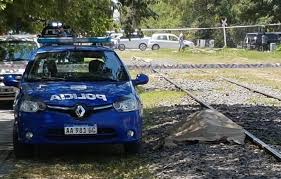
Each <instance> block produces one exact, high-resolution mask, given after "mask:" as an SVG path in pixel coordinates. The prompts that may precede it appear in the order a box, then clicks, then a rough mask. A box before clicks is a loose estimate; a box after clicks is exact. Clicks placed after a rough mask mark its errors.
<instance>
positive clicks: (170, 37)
mask: <svg viewBox="0 0 281 179" xmlns="http://www.w3.org/2000/svg"><path fill="white" fill-rule="evenodd" d="M169 39H170V40H171V41H178V38H177V37H175V36H172V35H169Z"/></svg>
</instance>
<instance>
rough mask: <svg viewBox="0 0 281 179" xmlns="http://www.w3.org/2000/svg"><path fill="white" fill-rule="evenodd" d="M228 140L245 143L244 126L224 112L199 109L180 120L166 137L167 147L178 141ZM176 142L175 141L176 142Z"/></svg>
mask: <svg viewBox="0 0 281 179" xmlns="http://www.w3.org/2000/svg"><path fill="white" fill-rule="evenodd" d="M221 140H226V141H229V142H235V143H237V144H244V140H245V134H244V131H243V128H242V127H241V126H239V125H238V124H236V123H234V122H233V121H232V120H230V119H229V118H227V117H226V116H224V115H223V114H221V113H219V112H216V111H213V110H203V111H198V112H195V113H193V114H191V115H190V116H188V117H187V119H186V120H184V121H182V122H180V123H179V124H177V125H176V127H175V128H174V129H173V130H172V132H171V135H170V136H168V137H167V138H166V139H165V146H166V147H173V146H176V144H175V143H176V142H184V141H203V142H214V141H221ZM174 142H175V143H174Z"/></svg>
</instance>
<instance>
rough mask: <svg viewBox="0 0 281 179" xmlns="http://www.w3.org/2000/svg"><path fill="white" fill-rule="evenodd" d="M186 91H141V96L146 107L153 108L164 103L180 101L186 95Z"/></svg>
mask: <svg viewBox="0 0 281 179" xmlns="http://www.w3.org/2000/svg"><path fill="white" fill-rule="evenodd" d="M185 95H186V94H185V93H184V92H179V91H151V92H146V93H141V94H140V98H141V99H142V102H143V104H144V108H153V107H156V106H158V105H159V104H163V103H169V104H173V103H178V102H179V101H180V99H181V98H182V97H183V96H185Z"/></svg>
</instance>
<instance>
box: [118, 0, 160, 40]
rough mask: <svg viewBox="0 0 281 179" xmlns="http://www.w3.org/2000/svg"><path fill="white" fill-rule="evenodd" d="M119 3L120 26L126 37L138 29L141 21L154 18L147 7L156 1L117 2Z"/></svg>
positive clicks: (120, 0)
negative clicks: (120, 6) (120, 7)
mask: <svg viewBox="0 0 281 179" xmlns="http://www.w3.org/2000/svg"><path fill="white" fill-rule="evenodd" d="M119 2H120V3H121V4H122V9H121V24H122V27H123V29H124V31H125V33H126V34H127V35H128V36H129V34H130V33H132V32H134V30H135V29H136V28H138V27H139V25H140V23H141V21H142V20H143V19H146V18H149V17H155V16H156V14H155V13H154V12H153V10H151V8H150V6H149V5H152V4H154V3H155V2H156V0H141V1H139V0H119Z"/></svg>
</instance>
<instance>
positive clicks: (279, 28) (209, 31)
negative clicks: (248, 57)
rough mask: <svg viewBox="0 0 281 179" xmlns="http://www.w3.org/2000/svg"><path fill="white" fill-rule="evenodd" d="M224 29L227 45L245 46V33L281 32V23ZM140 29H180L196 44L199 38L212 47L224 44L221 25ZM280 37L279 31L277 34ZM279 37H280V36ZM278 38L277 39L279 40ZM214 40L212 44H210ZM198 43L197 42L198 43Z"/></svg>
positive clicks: (146, 31)
mask: <svg viewBox="0 0 281 179" xmlns="http://www.w3.org/2000/svg"><path fill="white" fill-rule="evenodd" d="M225 29H226V43H227V47H241V48H242V47H247V44H246V41H245V37H246V34H247V33H260V34H261V33H263V32H281V23H278V24H266V25H239V26H229V27H225ZM142 31H143V32H144V33H146V34H148V35H151V34H152V33H155V32H167V33H174V34H179V32H180V31H182V32H184V34H185V38H186V39H187V40H192V41H194V42H195V43H196V44H197V45H198V46H200V45H201V44H200V43H199V42H200V40H199V39H204V40H206V42H205V43H207V44H208V43H209V42H210V40H214V41H211V45H214V47H223V46H224V34H223V27H206V28H205V27H203V28H201V27H200V28H171V29H142ZM278 35H279V36H280V37H281V33H280V34H278ZM280 39H281V38H280ZM280 39H279V41H280ZM213 42H214V44H212V43H213ZM198 43H199V44H198Z"/></svg>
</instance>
